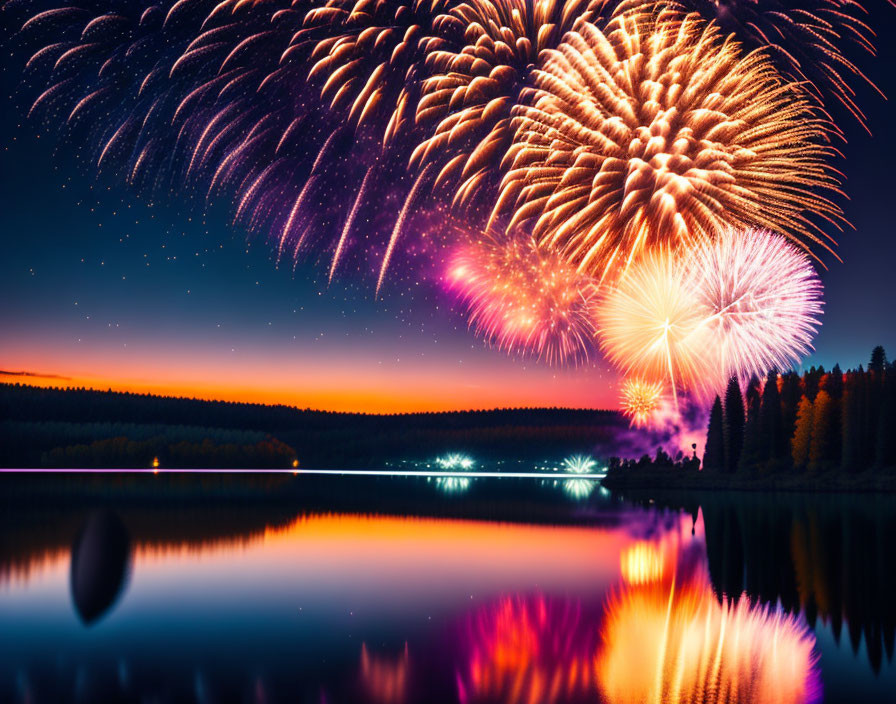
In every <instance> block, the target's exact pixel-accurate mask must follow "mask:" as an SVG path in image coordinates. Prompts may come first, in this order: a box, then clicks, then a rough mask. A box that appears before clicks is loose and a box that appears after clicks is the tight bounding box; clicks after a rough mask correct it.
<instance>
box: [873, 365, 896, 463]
mask: <svg viewBox="0 0 896 704" xmlns="http://www.w3.org/2000/svg"><path fill="white" fill-rule="evenodd" d="M894 422H896V372H894V371H893V369H892V367H891V368H889V369H888V370H887V371H886V372H885V376H884V386H883V398H882V399H881V404H880V417H879V418H878V425H877V446H876V447H875V453H874V466H875V467H887V468H889V467H896V434H894V432H893V425H894Z"/></svg>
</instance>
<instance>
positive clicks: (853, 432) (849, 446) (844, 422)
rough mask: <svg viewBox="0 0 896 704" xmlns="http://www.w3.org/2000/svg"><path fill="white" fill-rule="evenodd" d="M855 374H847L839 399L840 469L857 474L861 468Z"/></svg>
mask: <svg viewBox="0 0 896 704" xmlns="http://www.w3.org/2000/svg"><path fill="white" fill-rule="evenodd" d="M858 376H859V375H858V373H857V372H847V373H846V378H845V379H844V380H843V396H842V398H841V399H840V443H841V444H840V447H841V450H840V468H841V469H842V470H843V471H845V472H857V471H859V469H860V467H861V462H862V452H861V447H860V444H861V441H862V440H861V429H860V428H859V422H860V408H861V404H860V402H859V396H860V391H859V389H858V388H857V387H858V385H859V383H860V382H859V380H858Z"/></svg>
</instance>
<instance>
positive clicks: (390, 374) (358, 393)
mask: <svg viewBox="0 0 896 704" xmlns="http://www.w3.org/2000/svg"><path fill="white" fill-rule="evenodd" d="M499 361H501V362H503V361H506V360H499ZM495 366H496V365H476V366H472V365H470V366H469V367H463V366H462V365H458V366H457V367H456V368H444V365H443V364H442V363H441V362H439V361H437V360H435V359H433V360H431V361H429V360H422V361H421V360H412V361H410V362H409V363H407V364H402V365H398V364H382V363H379V362H377V361H375V360H371V359H370V358H359V359H355V360H353V359H351V358H350V357H347V356H345V355H342V356H341V358H340V357H337V356H333V355H330V356H327V355H322V356H321V357H320V358H317V359H313V360H309V359H308V358H305V359H302V360H291V361H290V360H256V359H253V360H246V359H245V358H244V357H242V358H235V359H227V358H223V357H218V358H217V359H215V358H211V359H206V358H201V359H195V358H190V359H179V360H175V359H172V358H168V359H165V358H163V357H158V356H153V355H147V356H146V357H145V358H142V359H136V360H133V359H123V358H115V357H114V356H112V355H110V356H109V358H108V359H107V360H104V359H101V360H96V359H87V358H84V359H78V358H75V359H68V360H59V359H56V358H54V357H53V356H52V355H48V354H44V353H43V351H41V352H37V353H34V354H28V355H16V356H14V357H12V358H10V357H6V358H0V383H10V384H16V383H19V384H26V385H30V386H38V387H42V388H53V387H56V388H88V389H94V390H100V391H106V390H110V391H120V392H128V393H136V394H152V395H158V396H179V397H190V398H198V399H202V400H213V401H230V402H239V403H260V404H268V405H287V406H295V407H298V408H313V409H318V410H325V411H338V412H359V413H414V412H438V411H457V410H488V409H493V408H523V407H555V406H556V407H565V408H613V407H615V405H616V399H615V392H614V387H613V385H612V384H611V383H606V382H602V381H601V380H600V379H598V378H596V375H594V374H593V370H568V371H564V372H562V373H560V372H556V371H555V370H551V369H548V368H543V367H538V366H533V367H529V368H527V367H525V366H523V365H519V364H517V365H511V368H510V371H509V372H508V371H507V370H506V369H504V370H503V371H502V372H501V373H500V374H498V373H496V369H495ZM589 371H590V372H591V373H589Z"/></svg>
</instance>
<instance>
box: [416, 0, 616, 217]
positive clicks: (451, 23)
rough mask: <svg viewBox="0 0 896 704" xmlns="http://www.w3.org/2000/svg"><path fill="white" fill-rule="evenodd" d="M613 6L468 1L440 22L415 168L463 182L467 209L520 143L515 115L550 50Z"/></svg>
mask: <svg viewBox="0 0 896 704" xmlns="http://www.w3.org/2000/svg"><path fill="white" fill-rule="evenodd" d="M613 4H614V3H612V2H610V0H567V1H565V2H564V1H563V0H538V1H537V2H534V3H532V2H526V0H464V1H463V2H460V3H457V4H456V5H454V6H453V7H451V9H450V10H449V11H448V12H446V13H444V14H442V15H440V16H439V17H438V18H437V19H436V21H435V24H434V31H435V34H436V35H437V36H440V37H453V38H455V40H454V41H450V42H444V43H443V45H442V46H441V47H436V46H434V45H430V46H429V49H430V51H429V52H428V53H427V55H426V58H425V62H426V75H427V77H426V78H425V79H424V81H423V83H422V93H421V97H420V102H419V104H418V106H417V115H416V119H417V122H418V123H419V124H421V125H424V126H426V128H427V130H428V133H427V138H426V139H425V140H424V141H423V142H422V143H421V144H420V145H419V146H418V147H417V148H416V150H415V151H414V154H413V156H412V160H411V161H412V164H419V163H425V162H427V161H429V160H431V159H433V158H436V159H438V161H439V163H440V165H441V167H442V168H441V171H440V173H439V176H438V178H437V183H440V182H446V181H453V182H459V183H460V187H459V188H458V189H457V190H456V191H455V201H456V202H459V203H464V202H466V201H468V200H469V199H470V198H471V197H472V196H473V194H475V193H476V192H478V191H479V187H480V186H481V185H482V183H483V181H484V180H486V179H487V178H488V177H490V176H492V175H494V174H495V173H496V172H497V167H498V165H499V164H500V162H501V160H502V159H503V157H504V154H505V153H506V151H507V148H508V146H509V145H510V141H511V139H512V136H513V128H512V124H511V112H512V110H513V107H514V105H516V104H517V102H518V99H519V96H520V92H521V91H522V89H523V87H524V86H525V83H526V80H527V78H528V77H529V75H530V73H531V71H532V66H533V65H534V64H535V63H536V61H537V58H538V55H539V54H540V53H541V51H542V50H544V49H547V48H554V47H556V46H557V45H558V44H559V43H560V40H561V39H562V37H563V35H564V34H565V33H566V32H567V31H568V30H570V29H571V28H572V27H573V25H574V24H575V22H577V21H579V20H588V21H593V20H595V19H597V17H598V16H599V15H600V14H602V13H603V12H604V11H605V10H607V8H608V7H610V6H612V5H613Z"/></svg>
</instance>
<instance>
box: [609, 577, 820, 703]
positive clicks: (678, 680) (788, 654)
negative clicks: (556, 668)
mask: <svg viewBox="0 0 896 704" xmlns="http://www.w3.org/2000/svg"><path fill="white" fill-rule="evenodd" d="M602 635H603V641H604V642H603V647H602V649H601V652H600V656H599V660H598V671H599V673H600V680H601V688H602V691H603V693H604V695H605V697H606V699H607V700H608V701H609V702H611V703H612V704H635V703H637V704H644V703H648V702H650V703H656V704H673V703H677V702H742V703H748V702H749V703H755V704H766V703H767V702H775V703H776V704H798V703H800V704H803V703H806V702H815V701H817V700H818V699H819V698H820V692H821V690H820V676H819V673H818V671H817V658H816V656H815V654H814V652H813V648H814V645H815V638H814V636H813V635H812V634H811V633H810V632H809V631H808V630H807V629H806V628H805V626H803V625H802V624H801V623H800V622H799V621H798V620H797V619H796V618H794V617H792V616H789V615H787V614H785V613H781V612H778V611H775V610H773V609H769V608H768V607H760V606H758V605H755V604H751V603H750V602H749V600H748V599H747V598H746V597H742V598H741V599H740V600H739V601H738V603H737V604H732V603H731V602H729V601H725V602H723V603H719V601H718V600H717V599H716V597H715V594H714V592H713V590H712V587H711V584H710V582H709V578H708V576H707V574H706V572H705V571H704V570H703V569H702V568H698V569H697V570H696V571H695V572H694V573H693V574H692V575H690V576H688V577H684V578H680V579H676V578H675V577H672V578H669V579H665V580H660V581H654V582H651V583H649V584H647V585H641V586H633V585H631V584H629V585H626V586H624V587H622V589H621V590H620V591H618V592H617V593H615V594H614V595H612V596H611V597H610V599H609V601H608V603H607V610H606V616H605V621H604V624H603V628H602Z"/></svg>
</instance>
